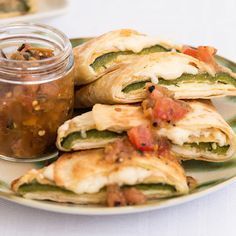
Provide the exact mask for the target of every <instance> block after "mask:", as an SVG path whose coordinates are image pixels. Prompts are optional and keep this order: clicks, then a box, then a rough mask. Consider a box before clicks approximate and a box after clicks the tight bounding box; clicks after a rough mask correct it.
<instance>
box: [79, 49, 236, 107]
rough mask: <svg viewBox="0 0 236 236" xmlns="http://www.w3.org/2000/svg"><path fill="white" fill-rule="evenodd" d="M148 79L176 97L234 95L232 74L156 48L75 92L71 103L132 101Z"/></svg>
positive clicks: (235, 77)
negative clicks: (156, 50) (158, 51)
mask: <svg viewBox="0 0 236 236" xmlns="http://www.w3.org/2000/svg"><path fill="white" fill-rule="evenodd" d="M150 81H152V82H153V83H155V84H158V85H161V86H164V87H166V88H168V89H169V90H170V91H172V92H174V96H175V98H177V99H196V98H201V99H209V98H213V97H220V96H230V95H232V96H233V95H236V74H235V73H233V72H232V71H230V70H229V69H228V68H225V67H222V66H218V68H217V69H215V68H214V67H212V66H211V65H209V64H207V63H204V62H203V61H200V60H198V59H196V58H194V57H191V56H189V55H186V54H182V53H177V52H160V53H153V54H150V55H145V56H142V57H139V58H134V59H132V60H130V61H129V63H123V64H120V65H119V68H117V69H116V70H114V71H111V72H108V73H106V74H104V75H102V76H101V77H100V78H98V80H96V81H94V82H93V83H91V84H88V85H86V86H84V87H82V88H80V89H79V90H77V92H76V97H75V106H76V107H78V108H81V107H92V106H93V105H94V104H96V103H104V104H117V103H135V102H140V101H142V100H143V99H144V98H145V95H146V93H145V85H146V83H149V82H150Z"/></svg>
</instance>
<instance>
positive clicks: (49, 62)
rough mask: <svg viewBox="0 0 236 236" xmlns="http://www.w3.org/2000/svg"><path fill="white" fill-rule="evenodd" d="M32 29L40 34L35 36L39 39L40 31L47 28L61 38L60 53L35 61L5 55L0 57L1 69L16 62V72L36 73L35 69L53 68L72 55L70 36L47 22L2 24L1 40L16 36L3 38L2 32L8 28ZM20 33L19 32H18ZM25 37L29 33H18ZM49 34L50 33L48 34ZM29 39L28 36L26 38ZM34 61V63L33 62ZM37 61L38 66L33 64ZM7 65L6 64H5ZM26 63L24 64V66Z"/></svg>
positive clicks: (0, 28)
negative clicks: (20, 59)
mask: <svg viewBox="0 0 236 236" xmlns="http://www.w3.org/2000/svg"><path fill="white" fill-rule="evenodd" d="M24 28H26V29H32V30H34V31H35V32H37V33H38V36H35V39H39V40H40V32H41V33H42V32H44V31H45V30H46V31H48V32H50V33H52V34H53V35H54V36H57V38H58V39H59V40H60V46H61V50H59V52H58V54H56V55H54V56H52V57H50V58H45V59H43V60H34V61H17V60H13V59H9V58H4V57H0V64H1V66H0V68H1V69H3V68H4V69H8V66H7V65H8V64H11V63H14V65H16V66H15V67H14V68H12V67H11V70H12V71H14V72H16V71H17V72H18V71H20V72H24V71H27V72H28V73H29V71H30V72H32V73H34V71H37V72H38V71H39V70H45V69H49V68H53V67H55V66H57V65H60V64H63V62H64V61H65V60H66V59H67V58H68V57H69V56H70V54H71V51H72V46H71V43H70V40H69V39H68V37H67V36H66V35H65V34H64V33H63V32H61V31H60V30H58V29H56V28H54V27H52V26H48V25H45V24H38V23H30V22H16V23H11V24H8V25H3V26H0V40H1V41H2V42H3V41H4V40H5V41H6V42H7V41H8V40H10V39H12V38H14V37H13V36H11V35H10V36H9V37H6V36H2V38H1V34H2V35H4V32H5V33H6V32H7V31H8V30H14V29H18V30H20V29H24ZM16 35H18V34H16ZM24 36H25V37H27V33H25V34H24V33H23V32H22V33H21V34H19V35H18V37H21V38H22V39H23V38H24ZM47 36H49V35H47ZM26 39H27V38H26ZM32 62H34V63H32ZM35 62H36V63H37V66H33V64H35ZM4 65H5V66H4ZM23 65H24V66H23Z"/></svg>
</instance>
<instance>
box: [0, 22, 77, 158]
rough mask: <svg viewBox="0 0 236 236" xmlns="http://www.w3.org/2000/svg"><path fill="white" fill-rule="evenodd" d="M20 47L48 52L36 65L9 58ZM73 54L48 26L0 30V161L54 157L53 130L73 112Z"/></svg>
mask: <svg viewBox="0 0 236 236" xmlns="http://www.w3.org/2000/svg"><path fill="white" fill-rule="evenodd" d="M23 44H24V45H25V44H30V45H33V47H35V48H37V47H38V48H41V49H42V48H45V49H46V50H47V49H50V50H51V51H52V50H53V56H51V57H48V58H44V59H42V60H39V59H35V60H15V59H12V57H10V55H12V54H13V53H14V52H16V51H17V50H18V51H19V47H20V46H22V45H23ZM73 63H74V61H73V53H72V47H71V44H70V41H69V39H68V38H67V37H66V36H65V35H64V34H63V33H62V32H60V31H59V30H57V29H54V28H52V27H49V26H45V25H39V24H30V23H17V24H10V25H8V26H3V27H0V158H4V159H7V160H21V161H24V160H27V161H29V160H39V159H46V158H50V157H52V156H55V155H56V153H55V150H56V149H55V140H56V134H57V129H58V127H59V126H60V125H61V124H62V123H63V122H64V121H66V120H67V119H69V118H71V116H72V112H73V91H74V81H73Z"/></svg>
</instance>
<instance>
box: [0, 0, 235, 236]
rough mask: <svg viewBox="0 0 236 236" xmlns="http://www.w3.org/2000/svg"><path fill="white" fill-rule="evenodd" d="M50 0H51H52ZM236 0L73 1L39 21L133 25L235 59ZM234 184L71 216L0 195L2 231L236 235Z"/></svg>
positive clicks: (68, 29) (75, 29)
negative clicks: (147, 205)
mask: <svg viewBox="0 0 236 236" xmlns="http://www.w3.org/2000/svg"><path fill="white" fill-rule="evenodd" d="M50 1H51V0H50ZM235 12H236V1H235V0H225V1H219V0H198V1H195V0H194V1H192V0H191V1H190V0H176V1H174V0H172V1H171V0H73V1H72V0H71V2H70V8H69V12H68V14H67V15H64V16H60V17H57V18H54V19H47V20H43V21H42V22H43V23H47V24H50V25H53V26H55V27H58V28H59V29H61V30H62V31H64V32H65V33H66V34H67V35H68V36H69V37H79V36H92V35H97V34H100V33H103V32H106V31H109V30H112V29H118V28H135V29H137V30H139V31H141V32H146V33H150V34H154V35H161V36H164V37H165V38H170V39H171V38H173V39H174V40H175V41H178V42H184V43H188V44H193V45H199V44H205V45H206V44H209V45H214V46H215V47H216V48H218V49H219V54H222V55H224V56H226V57H228V58H231V59H233V60H236V43H235V42H236V33H235V26H236V14H235ZM235 216H236V184H232V185H230V186H228V187H226V188H224V189H223V190H220V191H218V192H216V193H214V194H211V195H209V196H206V197H203V198H201V199H198V200H194V201H192V202H189V203H186V204H183V205H180V206H176V207H172V208H168V209H163V210H159V211H153V212H148V213H141V214H136V215H124V216H104V217H102V216H99V217H98V216H97V217H91V216H72V215H63V214H56V213H50V212H45V211H40V210H36V209H31V208H27V207H23V206H19V205H17V204H13V203H9V202H7V201H4V200H0V236H11V235H14V236H18V235H24V236H28V235H29V236H34V235H37V236H43V235H47V236H48V235H56V236H60V235H63V236H64V235H68V236H69V235H83V236H87V235H96V236H100V235H104V236H105V235H109V236H113V235H122V236H123V235H124V236H125V235H136V236H146V235H153V236H154V235H155V236H157V235H160V236H169V235H171V236H173V235H176V236H189V235H191V236H205V235H206V236H211V235H214V236H222V235H225V236H231V235H232V236H235V235H236V227H235V222H236V219H235Z"/></svg>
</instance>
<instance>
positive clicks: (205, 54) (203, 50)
mask: <svg viewBox="0 0 236 236" xmlns="http://www.w3.org/2000/svg"><path fill="white" fill-rule="evenodd" d="M182 52H183V53H184V54H187V55H189V56H192V57H195V58H197V59H198V60H200V61H203V62H205V63H207V64H210V65H213V66H215V65H216V62H215V58H214V55H215V54H216V52H217V50H216V49H215V48H213V47H210V46H199V47H198V48H196V49H194V48H191V47H185V48H184V49H183V51H182Z"/></svg>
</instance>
